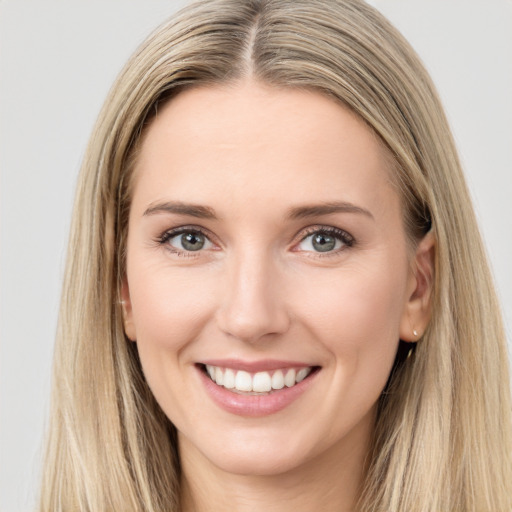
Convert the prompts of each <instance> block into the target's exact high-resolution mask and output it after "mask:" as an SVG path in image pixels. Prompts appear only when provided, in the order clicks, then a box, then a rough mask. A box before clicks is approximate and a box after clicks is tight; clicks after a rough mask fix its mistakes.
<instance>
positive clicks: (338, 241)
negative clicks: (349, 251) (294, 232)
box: [297, 228, 354, 253]
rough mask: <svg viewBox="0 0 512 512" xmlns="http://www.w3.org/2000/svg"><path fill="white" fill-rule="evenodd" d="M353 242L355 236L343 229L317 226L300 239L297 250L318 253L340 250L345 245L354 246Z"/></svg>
mask: <svg viewBox="0 0 512 512" xmlns="http://www.w3.org/2000/svg"><path fill="white" fill-rule="evenodd" d="M353 243H354V238H353V237H352V236H351V235H349V234H348V233H347V232H346V231H343V230H342V229H338V228H321V229H320V228H316V229H314V231H310V233H309V234H307V235H306V236H305V237H304V238H303V239H302V240H301V241H300V243H299V244H298V245H297V250H299V251H306V252H318V253H329V252H338V251H340V250H342V249H343V248H344V247H350V246H352V245H353Z"/></svg>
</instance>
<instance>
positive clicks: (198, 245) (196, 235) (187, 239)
mask: <svg viewBox="0 0 512 512" xmlns="http://www.w3.org/2000/svg"><path fill="white" fill-rule="evenodd" d="M160 243H162V244H166V245H168V246H170V249H171V250H173V252H176V253H187V252H199V251H202V250H205V249H211V248H212V247H213V243H212V242H211V241H210V239H209V238H208V237H207V236H206V235H205V234H204V233H202V232H201V231H199V230H198V229H191V228H180V229H175V230H172V231H168V232H166V233H165V234H164V235H163V236H162V237H161V239H160Z"/></svg>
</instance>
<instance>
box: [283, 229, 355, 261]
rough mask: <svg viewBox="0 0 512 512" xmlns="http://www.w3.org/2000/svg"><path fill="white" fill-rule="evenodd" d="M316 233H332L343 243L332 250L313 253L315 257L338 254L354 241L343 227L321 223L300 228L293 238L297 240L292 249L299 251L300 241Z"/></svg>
mask: <svg viewBox="0 0 512 512" xmlns="http://www.w3.org/2000/svg"><path fill="white" fill-rule="evenodd" d="M316 233H326V234H329V235H332V236H334V237H335V238H337V239H338V240H341V242H342V243H343V246H342V247H341V248H339V249H337V250H334V251H329V252H325V253H320V252H318V253H314V254H315V257H328V256H335V255H337V254H339V253H340V252H342V251H344V250H346V249H347V248H349V247H352V246H353V245H354V244H355V243H356V240H355V238H354V237H353V236H352V235H351V234H350V233H349V232H348V231H346V230H344V229H341V228H337V227H334V226H328V225H323V224H316V225H313V226H308V227H306V228H304V229H302V230H301V231H300V232H299V233H298V234H297V235H296V237H295V238H296V239H297V238H298V240H297V241H296V242H294V245H293V247H292V250H293V251H295V252H301V251H300V249H297V246H298V245H299V244H300V243H301V242H303V241H304V240H305V239H306V238H308V237H309V236H311V235H314V234H316ZM302 252H305V253H306V252H307V253H313V251H302Z"/></svg>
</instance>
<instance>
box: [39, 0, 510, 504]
mask: <svg viewBox="0 0 512 512" xmlns="http://www.w3.org/2000/svg"><path fill="white" fill-rule="evenodd" d="M84 226H86V229H84V228H83V227H84ZM69 254H70V256H69V261H68V268H67V277H66V283H65V287H64V294H63V302H62V304H63V306H62V310H61V318H60V329H59V336H58V343H57V348H56V359H55V381H54V398H53V412H52V424H51V427H50V439H49V448H48V452H47V463H46V469H45V481H44V484H43V495H42V500H41V503H42V504H41V510H52V511H54V510H95V511H96V510H153V511H163V510H182V511H190V510H224V509H228V508H229V509H230V510H253V509H254V508H256V506H258V507H262V508H267V509H269V510H283V511H284V510H288V509H293V510H301V509H304V510H314V509H318V510H364V511H377V510H379V511H384V510H385V511H408V512H409V511H445V510H460V511H474V512H476V511H478V512H480V511H501V510H503V511H505V510H509V509H510V508H511V505H512V503H511V498H510V496H511V492H510V491H511V489H510V484H509V482H510V476H511V449H510V448H511V440H510V398H509V380H508V370H507V364H506V361H507V356H506V349H505V341H504V334H503V328H502V325H501V320H500V317H499V313H498V310H499V308H498V305H497V302H496V298H495V295H494V292H493V288H492V284H491V279H490V276H489V272H488V270H487V264H486V262H485V256H484V251H483V249H482V244H481V241H480V238H479V235H478V230H477V227H476V222H475V219H474V214H473V211H472V208H471V204H470V200H469V197H468V193H467V190H466V187H465V184H464V179H463V176H462V174H461V171H460V165H459V163H458V160H457V156H456V152H455V149H454V145H453V142H452V139H451V136H450V133H449V129H448V126H447V123H446V120H445V117H444V115H443V112H442V109H441V107H440V105H439V101H438V99H437V96H436V93H435V91H434V88H433V86H432V84H431V82H430V79H429V77H428V76H427V74H426V72H425V71H424V69H423V67H422V65H421V63H420V62H419V60H418V58H417V57H416V55H415V54H414V52H413V51H412V50H411V48H410V47H409V46H408V44H407V43H406V42H405V41H404V40H403V38H402V37H401V36H400V35H399V34H398V33H397V32H396V31H395V30H394V29H393V28H392V27H391V26H390V25H389V24H388V23H387V22H386V21H385V20H384V19H383V18H382V17H381V16H380V15H379V14H378V13H377V12H376V11H375V10H374V9H372V8H370V7H368V6H367V5H366V4H364V3H362V2H360V1H355V0H348V1H314V2H311V1H294V2H286V1H266V2H261V1H248V2H239V1H233V0H231V1H227V0H219V1H215V0H213V1H208V2H202V3H197V4H193V5H192V6H191V7H189V8H188V9H186V10H184V11H183V12H182V13H181V14H180V15H179V16H177V17H176V18H174V19H173V20H171V21H170V22H168V23H167V24H166V25H164V26H162V27H161V28H160V29H159V30H157V31H156V32H155V33H154V34H153V35H152V36H151V37H150V38H149V39H148V40H147V41H146V43H145V44H144V45H143V46H142V47H141V48H140V49H139V51H138V52H137V53H136V54H135V55H134V57H133V58H132V59H131V60H130V62H129V63H128V64H127V66H126V68H125V70H124V71H123V73H122V74H121V76H120V77H119V79H118V81H117V83H116V84H115V86H114V88H113V90H112V92H111V94H110V96H109V98H108V99H107V102H106V105H105V107H104V109H103V112H102V114H101V115H100V119H99V120H98V123H97V126H96V129H95V131H94V134H93V137H92V139H91V143H90V146H89V149H88V152H87V155H86V158H85V161H84V164H83V169H82V173H81V178H80V183H79V189H78V195H77V199H76V203H75V213H74V221H73V226H72V234H71V242H70V253H69ZM467 276H471V282H468V278H467Z"/></svg>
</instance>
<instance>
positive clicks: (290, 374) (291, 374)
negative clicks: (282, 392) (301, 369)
mask: <svg viewBox="0 0 512 512" xmlns="http://www.w3.org/2000/svg"><path fill="white" fill-rule="evenodd" d="M284 383H285V386H286V387H287V388H291V387H292V386H293V385H294V384H295V370H294V369H293V368H290V369H289V370H288V371H287V372H286V375H285V377H284Z"/></svg>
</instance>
